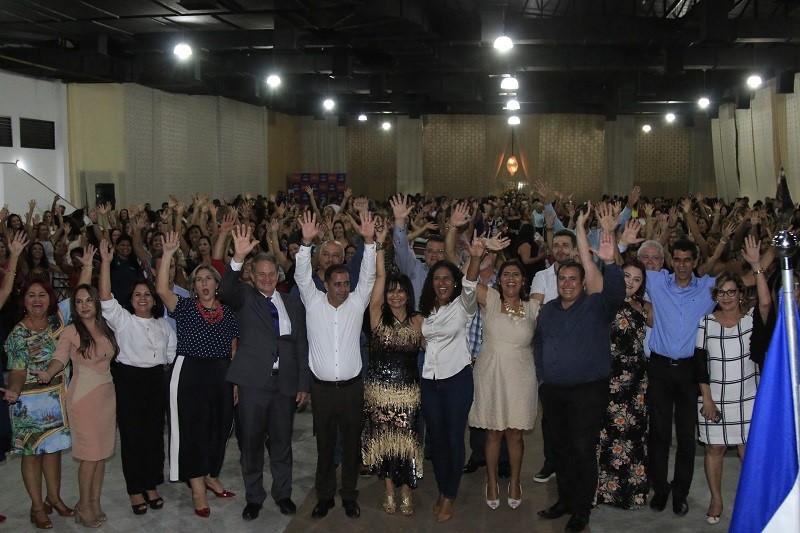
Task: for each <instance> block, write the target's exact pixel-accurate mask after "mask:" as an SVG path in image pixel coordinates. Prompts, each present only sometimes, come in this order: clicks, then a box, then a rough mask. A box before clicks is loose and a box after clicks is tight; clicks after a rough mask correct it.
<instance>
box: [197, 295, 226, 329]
mask: <svg viewBox="0 0 800 533" xmlns="http://www.w3.org/2000/svg"><path fill="white" fill-rule="evenodd" d="M195 305H197V310H198V311H199V312H200V316H202V317H203V320H205V322H206V324H219V323H220V322H222V306H221V305H220V303H219V300H214V307H213V308H212V309H211V311H207V310H206V308H205V307H203V306H202V305H201V304H200V300H195Z"/></svg>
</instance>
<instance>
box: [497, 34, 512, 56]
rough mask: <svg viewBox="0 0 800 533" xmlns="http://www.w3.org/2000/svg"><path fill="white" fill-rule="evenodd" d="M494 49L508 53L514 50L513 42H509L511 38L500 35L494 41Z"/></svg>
mask: <svg viewBox="0 0 800 533" xmlns="http://www.w3.org/2000/svg"><path fill="white" fill-rule="evenodd" d="M494 47H495V48H497V49H498V50H499V51H501V52H508V51H509V50H511V49H512V48H514V42H513V41H512V40H511V37H506V36H505V35H501V36H500V37H498V38H497V39H495V40H494Z"/></svg>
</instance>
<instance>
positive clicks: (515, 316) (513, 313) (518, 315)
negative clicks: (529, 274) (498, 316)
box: [503, 300, 525, 323]
mask: <svg viewBox="0 0 800 533" xmlns="http://www.w3.org/2000/svg"><path fill="white" fill-rule="evenodd" d="M503 309H504V310H505V312H506V314H507V315H508V316H510V317H511V320H513V321H514V322H515V323H516V322H522V321H523V320H525V306H524V305H523V304H522V302H519V307H517V308H513V307H511V306H510V305H508V302H507V301H505V300H503Z"/></svg>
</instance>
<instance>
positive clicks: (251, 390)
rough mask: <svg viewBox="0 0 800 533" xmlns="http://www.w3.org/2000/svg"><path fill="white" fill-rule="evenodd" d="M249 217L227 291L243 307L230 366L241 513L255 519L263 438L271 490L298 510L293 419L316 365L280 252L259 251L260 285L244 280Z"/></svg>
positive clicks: (284, 506) (287, 507) (225, 282)
mask: <svg viewBox="0 0 800 533" xmlns="http://www.w3.org/2000/svg"><path fill="white" fill-rule="evenodd" d="M251 232H252V230H251V229H250V228H249V227H247V226H245V225H242V226H240V227H238V228H234V230H233V243H234V255H233V260H232V261H231V264H230V266H229V268H228V269H227V270H226V271H225V275H224V276H222V282H221V283H220V286H219V289H220V296H221V297H222V299H223V300H224V301H225V303H226V304H228V305H230V306H231V307H233V308H234V309H236V320H237V321H238V323H239V332H240V334H241V336H240V339H239V347H238V349H237V351H236V357H234V359H233V361H232V362H231V366H230V368H229V370H228V381H230V382H232V383H234V384H236V385H237V389H238V401H239V403H238V410H239V421H240V423H241V431H242V439H241V453H242V457H241V465H242V477H243V478H244V485H245V491H246V493H247V505H246V507H245V508H244V511H242V518H244V519H245V520H253V519H255V518H257V517H258V513H259V511H260V510H261V507H262V505H263V503H264V500H265V499H266V497H267V493H266V491H265V490H264V483H263V475H264V474H263V471H264V445H265V443H266V444H267V448H268V451H269V463H270V465H269V466H270V472H271V473H272V490H271V495H272V498H273V499H274V500H275V503H276V504H277V506H278V508H279V509H280V511H281V513H283V514H294V513H295V511H297V506H296V505H295V504H294V502H292V499H291V496H292V424H293V422H294V414H295V409H296V408H297V407H299V406H301V405H304V404H305V403H306V402H307V401H308V396H309V391H310V390H311V373H310V371H309V368H308V338H307V337H306V322H305V309H304V308H303V304H302V303H301V302H300V299H299V298H296V297H290V296H289V295H285V294H284V295H281V294H280V293H279V292H277V291H276V290H275V285H276V283H277V282H278V267H277V262H276V260H275V257H273V256H272V255H269V254H259V255H257V256H256V257H255V258H254V259H253V268H252V276H253V285H250V284H248V283H243V282H241V281H240V279H239V278H240V275H241V268H242V264H243V263H244V260H245V258H246V257H247V254H249V253H250V252H251V251H252V250H253V248H255V246H256V244H258V241H255V240H253V239H252V234H251Z"/></svg>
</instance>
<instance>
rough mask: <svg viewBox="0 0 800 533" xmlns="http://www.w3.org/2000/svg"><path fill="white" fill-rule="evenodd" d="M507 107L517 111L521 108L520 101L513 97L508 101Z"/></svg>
mask: <svg viewBox="0 0 800 533" xmlns="http://www.w3.org/2000/svg"><path fill="white" fill-rule="evenodd" d="M506 109H508V110H509V111H517V110H518V109H519V102H518V101H517V100H516V99H515V98H512V99H511V100H509V101H508V102H506Z"/></svg>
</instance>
